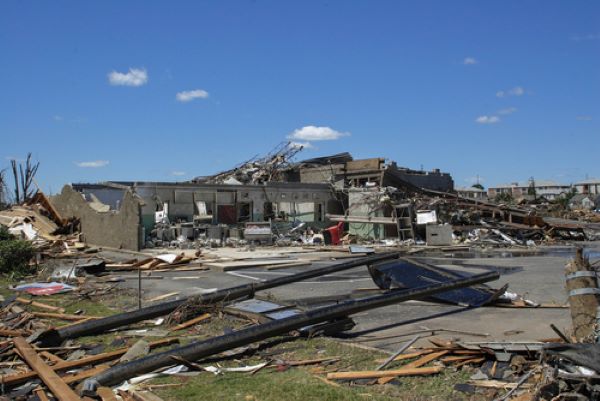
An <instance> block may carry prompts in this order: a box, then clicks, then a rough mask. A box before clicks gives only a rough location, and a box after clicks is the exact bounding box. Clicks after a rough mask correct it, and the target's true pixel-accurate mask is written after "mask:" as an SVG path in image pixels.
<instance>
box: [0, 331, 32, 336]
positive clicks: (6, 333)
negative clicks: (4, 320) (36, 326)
mask: <svg viewBox="0 0 600 401" xmlns="http://www.w3.org/2000/svg"><path fill="white" fill-rule="evenodd" d="M30 334H31V332H30V331H29V330H13V329H0V336H1V337H24V336H28V335H30Z"/></svg>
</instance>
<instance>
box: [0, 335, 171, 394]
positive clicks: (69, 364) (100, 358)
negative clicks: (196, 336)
mask: <svg viewBox="0 0 600 401" xmlns="http://www.w3.org/2000/svg"><path fill="white" fill-rule="evenodd" d="M176 342H179V339H178V338H165V339H163V340H159V341H154V342H151V343H150V348H156V347H159V346H162V345H169V344H173V343H176ZM128 350H129V348H120V349H117V350H115V351H112V352H105V353H103V354H98V355H92V356H89V357H87V358H81V359H77V360H75V361H64V362H60V363H57V364H56V365H54V366H51V367H50V368H51V369H53V370H55V371H61V370H67V369H72V368H79V367H82V366H87V365H93V364H96V363H100V362H106V361H110V360H113V359H117V358H119V357H121V356H122V355H123V354H125V353H126V352H127V351H128ZM36 377H37V373H36V372H26V373H19V374H13V375H5V376H1V377H0V383H1V384H4V385H7V386H11V385H15V384H19V383H24V382H26V381H28V380H31V379H35V378H36Z"/></svg>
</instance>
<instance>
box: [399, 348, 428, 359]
mask: <svg viewBox="0 0 600 401" xmlns="http://www.w3.org/2000/svg"><path fill="white" fill-rule="evenodd" d="M432 352H433V350H432V349H424V350H420V351H415V352H409V353H406V354H400V355H398V356H397V357H395V358H394V361H405V360H407V359H413V358H416V357H418V356H421V355H427V354H431V353H432Z"/></svg>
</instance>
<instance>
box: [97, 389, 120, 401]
mask: <svg viewBox="0 0 600 401" xmlns="http://www.w3.org/2000/svg"><path fill="white" fill-rule="evenodd" d="M96 394H98V397H100V399H101V400H102V401H117V396H116V395H115V393H113V391H112V390H111V389H110V388H108V387H98V389H97V390H96Z"/></svg>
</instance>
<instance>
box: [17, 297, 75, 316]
mask: <svg viewBox="0 0 600 401" xmlns="http://www.w3.org/2000/svg"><path fill="white" fill-rule="evenodd" d="M15 300H16V301H17V302H19V303H22V304H24V305H31V306H35V307H36V308H40V309H46V310H49V311H52V312H58V313H64V312H65V308H60V307H58V306H52V305H47V304H44V303H41V302H38V301H33V300H31V299H27V298H23V297H17V298H16V299H15Z"/></svg>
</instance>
